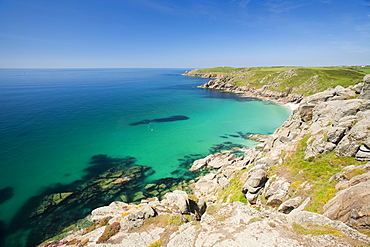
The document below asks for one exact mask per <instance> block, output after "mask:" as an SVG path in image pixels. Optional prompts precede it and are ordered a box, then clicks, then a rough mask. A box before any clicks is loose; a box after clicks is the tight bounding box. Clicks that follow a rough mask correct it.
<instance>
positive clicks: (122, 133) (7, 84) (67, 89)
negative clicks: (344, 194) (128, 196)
mask: <svg viewBox="0 0 370 247" xmlns="http://www.w3.org/2000/svg"><path fill="white" fill-rule="evenodd" d="M185 70H189V69H0V157H1V163H0V176H1V180H0V191H1V192H2V195H4V197H3V200H2V201H0V203H1V204H0V220H1V221H2V222H3V223H4V224H5V225H6V224H8V223H9V222H10V221H11V220H12V218H13V217H14V216H15V215H16V213H17V211H18V210H20V208H21V207H22V205H23V204H24V203H25V202H26V201H27V200H28V199H29V198H31V197H32V196H36V195H39V194H40V193H42V191H44V190H45V188H48V187H50V186H54V185H55V184H69V183H72V182H74V181H76V180H78V179H81V178H82V177H83V176H84V175H85V171H84V170H85V169H86V168H87V167H88V166H89V164H88V163H89V161H90V159H91V157H93V156H94V155H99V154H105V155H108V156H109V157H118V158H121V157H126V156H131V157H135V158H136V163H137V164H138V165H143V166H150V167H152V169H153V170H154V171H155V173H154V174H153V175H151V176H149V177H148V178H147V182H150V181H152V180H156V179H161V178H166V177H181V176H182V174H184V173H183V172H181V169H184V167H180V164H181V160H183V159H184V157H187V156H189V155H196V156H199V157H201V156H206V155H208V154H209V153H210V152H212V150H214V149H212V147H214V146H216V145H220V144H223V143H225V142H228V143H233V144H239V145H242V146H244V147H246V148H251V147H253V146H254V145H255V144H256V143H255V142H254V141H251V140H248V139H245V138H242V135H244V134H246V133H259V134H271V133H273V131H274V130H275V129H276V128H277V127H279V126H280V125H281V124H282V122H283V121H285V120H286V119H287V118H288V116H289V114H290V110H289V109H287V108H285V107H283V106H279V105H276V104H273V103H271V102H262V101H258V100H253V99H249V98H242V97H239V96H238V95H235V94H231V93H223V92H219V91H214V90H208V89H198V88H196V86H198V85H201V84H204V83H205V82H207V80H208V79H203V78H195V77H186V76H181V74H182V73H183V72H185ZM137 123H139V124H137ZM179 170H180V172H179Z"/></svg>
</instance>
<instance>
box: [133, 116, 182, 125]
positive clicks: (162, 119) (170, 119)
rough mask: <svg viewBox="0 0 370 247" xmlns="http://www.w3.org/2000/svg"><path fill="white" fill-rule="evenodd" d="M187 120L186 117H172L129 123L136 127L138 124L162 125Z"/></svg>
mask: <svg viewBox="0 0 370 247" xmlns="http://www.w3.org/2000/svg"><path fill="white" fill-rule="evenodd" d="M188 119H189V118H188V117H187V116H182V115H178V116H172V117H167V118H156V119H152V120H149V119H145V120H142V121H139V122H135V123H131V124H130V125H131V126H136V125H140V124H150V123H164V122H174V121H181V120H188Z"/></svg>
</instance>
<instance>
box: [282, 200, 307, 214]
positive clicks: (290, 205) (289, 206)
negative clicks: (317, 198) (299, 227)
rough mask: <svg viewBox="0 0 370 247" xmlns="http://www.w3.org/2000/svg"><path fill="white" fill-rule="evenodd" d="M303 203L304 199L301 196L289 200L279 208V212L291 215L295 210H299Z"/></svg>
mask: <svg viewBox="0 0 370 247" xmlns="http://www.w3.org/2000/svg"><path fill="white" fill-rule="evenodd" d="M301 202H302V198H301V197H300V196H297V197H294V198H290V199H289V200H287V201H285V202H283V203H282V204H281V205H280V206H279V208H278V212H282V213H284V214H289V213H290V212H291V211H292V210H293V209H296V208H298V206H299V205H300V203H301Z"/></svg>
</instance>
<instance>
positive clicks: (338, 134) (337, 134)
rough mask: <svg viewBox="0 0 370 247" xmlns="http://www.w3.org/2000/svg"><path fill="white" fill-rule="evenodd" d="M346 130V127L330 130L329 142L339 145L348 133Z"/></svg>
mask: <svg viewBox="0 0 370 247" xmlns="http://www.w3.org/2000/svg"><path fill="white" fill-rule="evenodd" d="M346 130H347V129H346V128H344V127H332V128H329V130H328V134H327V141H328V142H331V143H334V144H337V143H338V142H339V141H340V140H341V139H342V138H343V136H344V134H345V133H346Z"/></svg>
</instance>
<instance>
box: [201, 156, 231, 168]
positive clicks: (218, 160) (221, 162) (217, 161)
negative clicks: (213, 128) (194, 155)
mask: <svg viewBox="0 0 370 247" xmlns="http://www.w3.org/2000/svg"><path fill="white" fill-rule="evenodd" d="M235 158H236V156H235V154H215V155H214V158H213V159H211V160H210V161H209V163H208V167H209V168H212V169H219V168H221V167H223V166H226V165H230V164H231V163H232V161H233V160H234V159H235Z"/></svg>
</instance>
